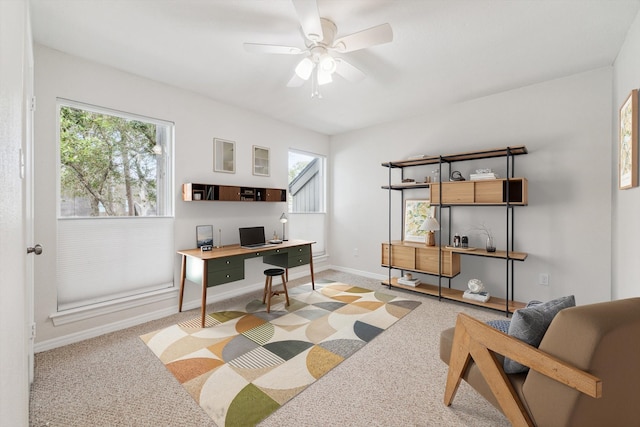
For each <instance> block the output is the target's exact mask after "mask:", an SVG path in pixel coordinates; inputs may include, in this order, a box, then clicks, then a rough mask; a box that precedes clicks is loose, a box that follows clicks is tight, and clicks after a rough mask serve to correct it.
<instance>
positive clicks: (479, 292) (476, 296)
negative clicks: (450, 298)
mask: <svg viewBox="0 0 640 427" xmlns="http://www.w3.org/2000/svg"><path fill="white" fill-rule="evenodd" d="M467 287H468V288H469V289H467V290H466V291H464V294H462V298H466V299H470V300H474V301H480V302H487V301H489V298H491V296H490V295H489V292H486V291H485V290H484V283H482V281H481V280H479V279H471V280H469V283H468V284H467Z"/></svg>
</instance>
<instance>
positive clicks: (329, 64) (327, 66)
mask: <svg viewBox="0 0 640 427" xmlns="http://www.w3.org/2000/svg"><path fill="white" fill-rule="evenodd" d="M318 68H319V69H320V70H322V72H323V73H328V74H333V73H334V72H335V71H336V60H335V58H334V57H333V56H331V55H329V54H328V53H325V54H323V55H322V56H321V57H320V61H319V62H318Z"/></svg>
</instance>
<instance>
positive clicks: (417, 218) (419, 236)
mask: <svg viewBox="0 0 640 427" xmlns="http://www.w3.org/2000/svg"><path fill="white" fill-rule="evenodd" d="M429 216H432V217H434V218H435V216H436V208H435V206H431V203H430V201H429V200H417V199H407V200H405V201H404V240H405V241H407V242H422V243H424V242H425V241H426V235H427V232H426V231H425V230H420V227H421V226H422V223H424V222H425V220H426V219H427V217H429Z"/></svg>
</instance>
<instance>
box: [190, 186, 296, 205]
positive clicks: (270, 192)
mask: <svg viewBox="0 0 640 427" xmlns="http://www.w3.org/2000/svg"><path fill="white" fill-rule="evenodd" d="M182 200H184V201H185V202H199V201H219V202H241V201H243V202H247V201H249V202H286V201H287V190H285V189H281V188H264V187H238V186H233V185H215V184H196V183H186V184H182Z"/></svg>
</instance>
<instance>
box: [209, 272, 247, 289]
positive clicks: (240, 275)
mask: <svg viewBox="0 0 640 427" xmlns="http://www.w3.org/2000/svg"><path fill="white" fill-rule="evenodd" d="M242 279H244V268H232V269H229V270H217V271H209V277H208V282H207V286H215V285H222V284H223V283H229V282H235V281H236V280H242Z"/></svg>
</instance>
